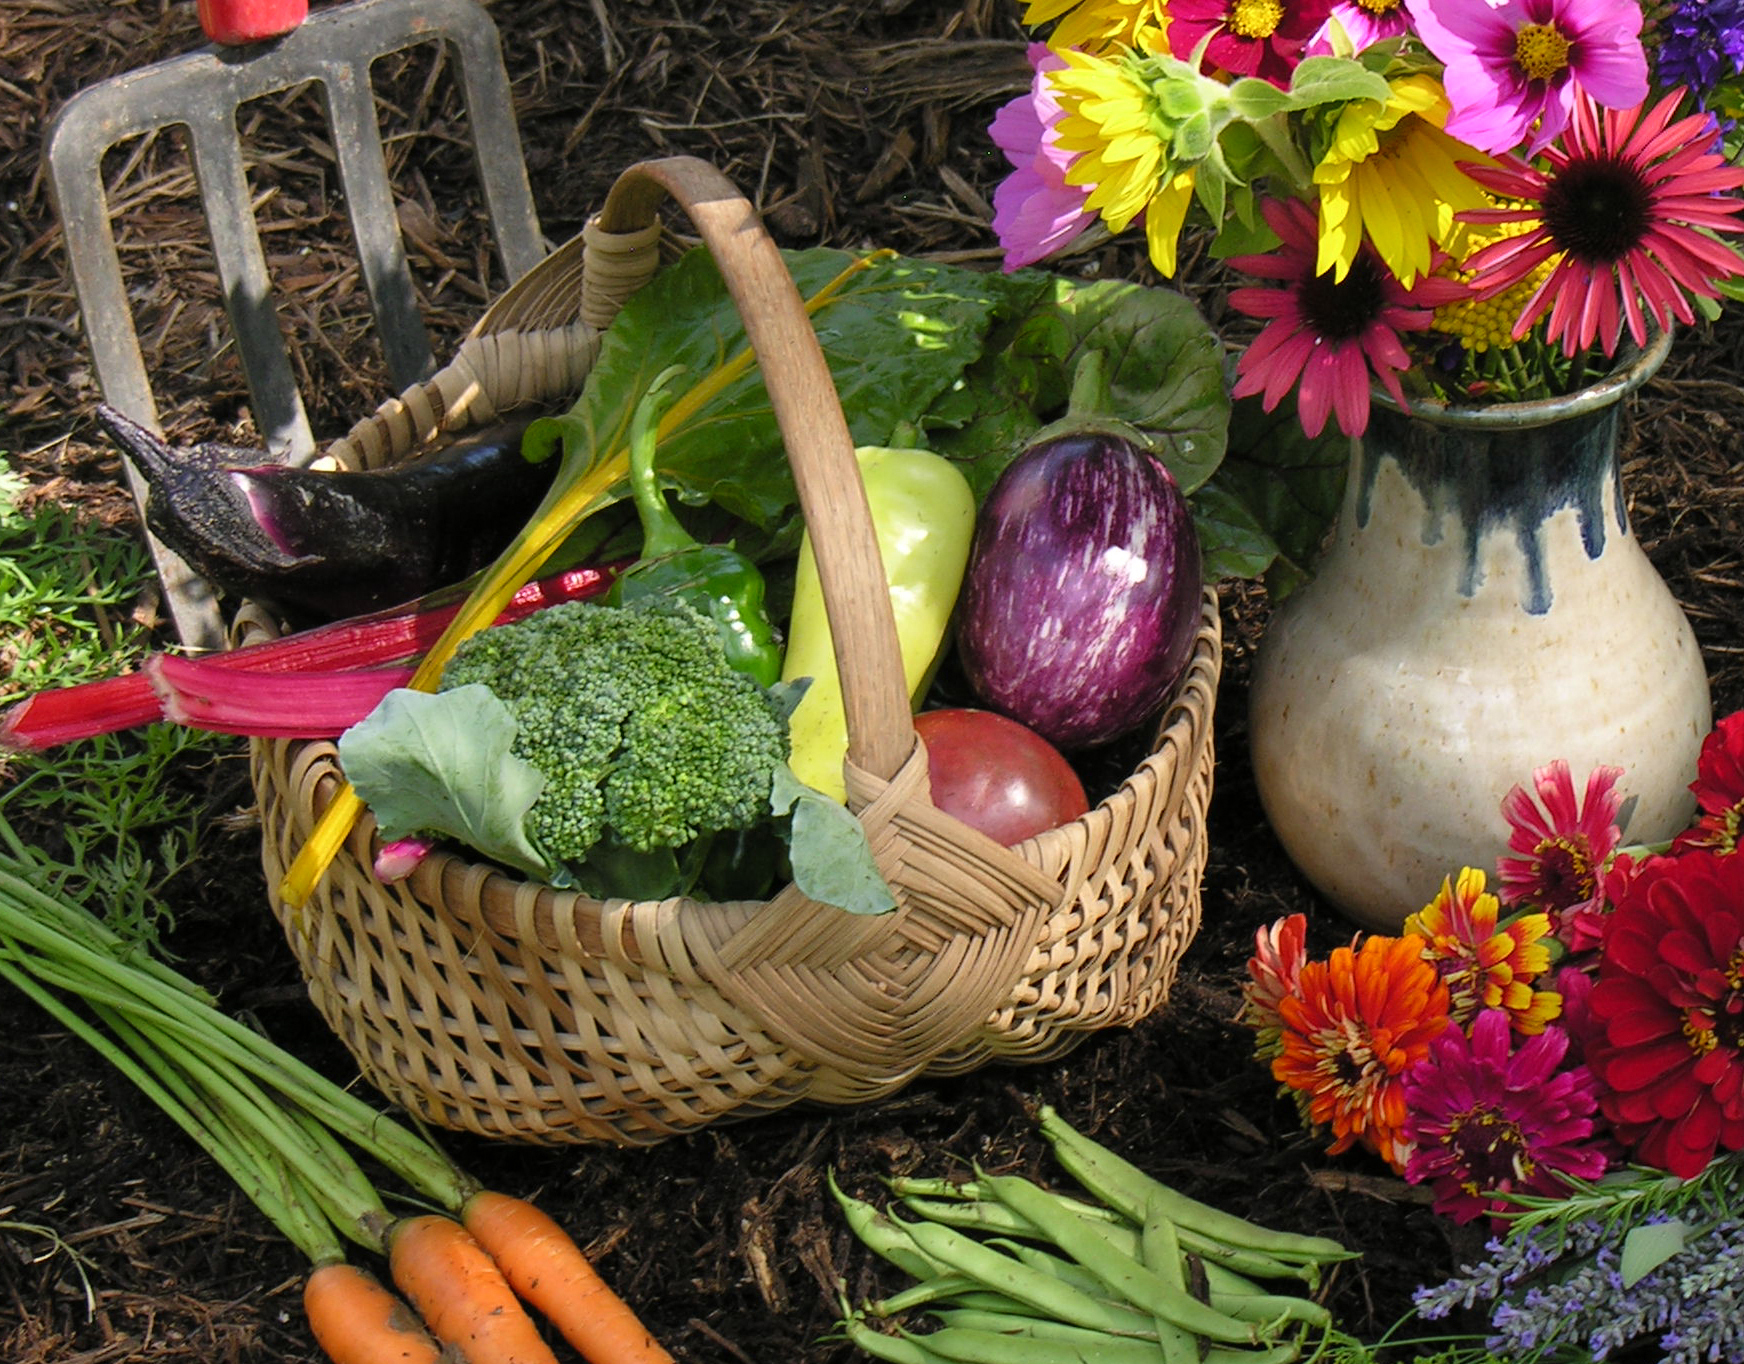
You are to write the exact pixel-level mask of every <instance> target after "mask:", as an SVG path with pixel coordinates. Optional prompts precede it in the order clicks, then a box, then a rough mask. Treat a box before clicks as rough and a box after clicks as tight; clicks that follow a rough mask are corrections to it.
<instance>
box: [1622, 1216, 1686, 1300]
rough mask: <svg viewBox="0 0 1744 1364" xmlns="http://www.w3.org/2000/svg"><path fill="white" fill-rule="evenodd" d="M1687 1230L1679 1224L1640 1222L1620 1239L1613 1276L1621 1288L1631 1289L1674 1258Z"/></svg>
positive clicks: (1680, 1247)
mask: <svg viewBox="0 0 1744 1364" xmlns="http://www.w3.org/2000/svg"><path fill="white" fill-rule="evenodd" d="M1688 1233H1689V1228H1688V1227H1687V1226H1685V1225H1684V1224H1683V1223H1682V1222H1678V1221H1675V1220H1674V1221H1670V1222H1642V1223H1639V1224H1637V1225H1636V1226H1633V1227H1630V1228H1629V1231H1628V1233H1627V1234H1626V1235H1625V1236H1624V1237H1623V1253H1622V1254H1621V1255H1620V1256H1619V1257H1618V1263H1617V1272H1618V1274H1620V1275H1621V1276H1622V1281H1623V1287H1624V1288H1626V1289H1628V1288H1633V1287H1634V1286H1635V1285H1636V1284H1637V1283H1639V1282H1640V1281H1641V1280H1642V1279H1644V1278H1646V1277H1647V1276H1648V1275H1649V1274H1651V1273H1652V1272H1653V1271H1654V1270H1656V1269H1658V1268H1659V1267H1660V1266H1661V1265H1662V1264H1664V1263H1665V1262H1666V1261H1667V1260H1669V1259H1670V1258H1671V1257H1672V1256H1673V1255H1676V1254H1677V1253H1678V1252H1679V1251H1680V1250H1682V1249H1683V1246H1684V1238H1685V1237H1686V1236H1687V1235H1688Z"/></svg>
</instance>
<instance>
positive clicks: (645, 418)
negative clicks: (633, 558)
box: [629, 365, 697, 559]
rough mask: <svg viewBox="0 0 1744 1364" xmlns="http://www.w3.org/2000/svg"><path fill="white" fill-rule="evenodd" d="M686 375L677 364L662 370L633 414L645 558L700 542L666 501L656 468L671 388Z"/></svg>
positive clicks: (635, 492) (633, 484)
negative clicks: (683, 524)
mask: <svg viewBox="0 0 1744 1364" xmlns="http://www.w3.org/2000/svg"><path fill="white" fill-rule="evenodd" d="M683 372H684V366H682V365H673V366H671V367H670V368H668V369H665V370H662V371H661V372H660V373H659V374H658V375H657V376H656V377H655V379H654V382H653V383H652V384H650V385H649V386H648V391H647V392H646V393H644V394H643V395H642V399H641V401H640V402H638V403H637V404H636V410H635V411H634V412H633V413H631V415H630V441H629V446H630V450H629V454H630V495H631V497H633V498H634V499H635V502H636V515H637V516H638V517H639V518H640V519H641V522H642V558H644V559H660V558H664V557H665V556H666V555H668V554H677V553H678V552H679V551H681V550H686V549H693V548H695V546H696V543H697V540H696V537H695V536H694V535H692V534H691V533H690V532H689V531H687V530H686V529H685V528H684V527H683V526H682V525H681V524H679V520H678V518H677V517H676V516H674V515H673V514H672V507H671V505H670V504H669V503H668V502H667V501H666V494H665V493H664V492H663V491H662V490H661V487H660V474H659V471H658V470H656V469H655V467H654V451H655V449H656V448H657V446H658V445H659V441H660V415H661V413H663V412H664V411H665V410H666V409H667V408H668V407H669V406H671V404H672V398H673V394H672V393H671V392H670V391H669V390H668V388H667V385H668V384H669V383H670V382H671V381H672V380H673V379H674V378H676V377H677V376H678V375H680V374H682V373H683Z"/></svg>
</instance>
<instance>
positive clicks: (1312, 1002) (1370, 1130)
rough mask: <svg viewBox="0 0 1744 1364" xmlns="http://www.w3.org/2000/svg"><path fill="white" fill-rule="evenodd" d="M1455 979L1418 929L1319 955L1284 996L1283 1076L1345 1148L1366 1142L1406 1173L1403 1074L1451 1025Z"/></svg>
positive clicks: (1278, 1060)
mask: <svg viewBox="0 0 1744 1364" xmlns="http://www.w3.org/2000/svg"><path fill="white" fill-rule="evenodd" d="M1447 1005H1448V993H1447V986H1446V985H1445V984H1443V983H1442V981H1441V979H1440V977H1439V976H1438V975H1437V974H1436V972H1435V968H1434V967H1433V966H1431V965H1430V964H1429V963H1428V962H1427V961H1425V960H1424V959H1423V940H1422V939H1421V938H1416V937H1401V938H1389V937H1381V936H1378V935H1376V936H1372V937H1368V938H1365V939H1364V940H1363V942H1362V945H1361V946H1360V947H1358V948H1355V949H1353V948H1349V947H1340V948H1335V949H1334V950H1333V952H1332V954H1331V956H1329V957H1328V958H1327V959H1326V960H1325V961H1310V962H1307V963H1305V964H1304V965H1303V967H1302V969H1301V972H1300V973H1299V975H1298V976H1297V980H1296V989H1295V992H1294V993H1292V994H1289V995H1286V996H1285V997H1284V998H1283V999H1282V1000H1280V1001H1279V1002H1278V1013H1279V1016H1280V1018H1281V1019H1282V1021H1283V1047H1282V1049H1281V1050H1280V1051H1279V1053H1278V1054H1277V1055H1276V1056H1275V1057H1273V1058H1272V1076H1273V1078H1274V1079H1276V1080H1277V1081H1278V1083H1279V1084H1282V1085H1284V1086H1285V1087H1287V1088H1289V1089H1292V1090H1298V1091H1300V1092H1301V1093H1302V1094H1304V1095H1305V1096H1306V1097H1307V1112H1308V1117H1309V1119H1310V1121H1312V1122H1314V1123H1316V1124H1318V1125H1320V1126H1323V1127H1327V1128H1330V1129H1331V1131H1332V1134H1333V1137H1334V1141H1333V1143H1332V1145H1331V1146H1330V1147H1329V1148H1328V1151H1329V1152H1330V1153H1331V1154H1333V1155H1336V1154H1338V1153H1339V1152H1341V1151H1346V1150H1349V1149H1350V1147H1352V1146H1354V1145H1355V1144H1357V1143H1358V1142H1361V1143H1362V1144H1363V1145H1364V1146H1366V1147H1367V1148H1368V1149H1369V1150H1371V1151H1373V1152H1374V1153H1375V1154H1376V1155H1378V1156H1379V1157H1380V1158H1381V1159H1382V1160H1384V1161H1386V1162H1387V1163H1388V1164H1389V1165H1391V1166H1392V1167H1393V1169H1394V1170H1396V1171H1398V1172H1399V1173H1401V1174H1402V1173H1404V1170H1405V1163H1406V1161H1408V1160H1409V1159H1410V1156H1411V1146H1410V1141H1409V1139H1408V1138H1407V1137H1406V1135H1405V1120H1406V1116H1407V1115H1406V1109H1405V1096H1404V1089H1403V1084H1402V1080H1401V1077H1402V1076H1403V1074H1404V1072H1405V1070H1406V1068H1407V1067H1408V1066H1411V1065H1413V1064H1415V1063H1416V1062H1418V1061H1420V1060H1422V1059H1423V1057H1424V1055H1425V1054H1427V1052H1428V1050H1429V1044H1430V1043H1431V1042H1432V1041H1434V1040H1435V1038H1436V1037H1437V1036H1438V1035H1439V1034H1440V1032H1441V1031H1442V1029H1444V1028H1445V1027H1447V1025H1448V1017H1447Z"/></svg>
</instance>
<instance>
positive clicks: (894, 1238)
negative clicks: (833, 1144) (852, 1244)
mask: <svg viewBox="0 0 1744 1364" xmlns="http://www.w3.org/2000/svg"><path fill="white" fill-rule="evenodd" d="M826 1177H827V1179H828V1183H829V1189H830V1192H831V1193H832V1194H834V1195H835V1196H836V1202H837V1203H839V1204H840V1205H841V1208H842V1215H843V1217H844V1219H845V1220H846V1221H847V1224H848V1230H850V1231H851V1232H853V1233H854V1235H855V1236H857V1237H859V1238H860V1240H861V1242H862V1243H863V1244H864V1245H865V1246H866V1248H867V1249H868V1250H870V1251H871V1252H872V1253H873V1254H874V1255H876V1256H878V1257H879V1258H880V1259H882V1260H885V1261H888V1262H889V1263H890V1264H893V1265H895V1266H896V1268H898V1269H900V1270H901V1271H902V1272H903V1273H904V1274H906V1275H908V1276H909V1277H910V1278H911V1279H931V1278H934V1277H936V1276H937V1275H938V1274H940V1273H941V1272H942V1269H941V1267H940V1266H939V1265H938V1263H937V1262H936V1261H934V1260H932V1259H930V1258H928V1256H927V1255H925V1254H924V1253H923V1252H922V1251H921V1250H920V1249H919V1248H918V1247H916V1246H915V1244H914V1242H913V1240H912V1239H911V1238H910V1237H909V1235H908V1233H907V1232H906V1231H904V1230H903V1229H902V1226H901V1225H900V1224H899V1223H897V1222H895V1221H893V1220H892V1219H891V1218H890V1217H889V1216H887V1215H886V1214H885V1213H882V1212H880V1211H879V1210H878V1209H877V1208H876V1207H874V1206H873V1205H872V1204H870V1203H867V1202H865V1201H864V1200H863V1199H859V1198H855V1197H854V1196H853V1195H852V1194H849V1193H846V1192H844V1191H843V1189H842V1187H841V1186H840V1185H839V1184H837V1183H836V1174H835V1171H834V1170H831V1171H828V1172H827V1176H826Z"/></svg>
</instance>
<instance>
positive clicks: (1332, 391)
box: [991, 0, 1744, 436]
mask: <svg viewBox="0 0 1744 1364" xmlns="http://www.w3.org/2000/svg"><path fill="white" fill-rule="evenodd" d="M1023 20H1024V22H1025V24H1026V25H1027V26H1029V27H1031V28H1033V29H1039V28H1041V27H1043V26H1048V27H1049V28H1050V31H1049V33H1048V37H1047V41H1046V42H1045V43H1036V44H1033V45H1032V46H1031V48H1030V50H1029V51H1030V61H1031V65H1032V67H1033V70H1034V78H1033V81H1032V84H1031V88H1030V90H1029V91H1028V92H1027V93H1026V94H1024V95H1022V96H1020V97H1019V98H1017V99H1015V100H1013V101H1012V102H1011V103H1009V104H1007V105H1006V106H1005V107H1004V108H1002V109H1001V110H1000V111H999V113H998V115H997V116H996V117H995V119H994V121H993V125H992V129H991V131H992V136H993V139H994V141H995V142H996V143H997V144H998V146H999V147H1000V148H1001V149H1002V150H1003V152H1004V153H1005V155H1006V157H1007V158H1008V159H1009V160H1010V162H1011V163H1012V167H1013V169H1012V171H1011V173H1010V175H1009V176H1008V177H1007V178H1006V179H1005V180H1004V181H1003V182H1002V183H1001V184H1000V186H999V188H998V191H997V193H996V195H995V198H994V210H995V212H994V220H993V226H994V230H995V232H996V234H997V235H998V237H999V240H1000V243H1001V245H1002V247H1003V248H1004V252H1005V263H1006V265H1007V267H1008V268H1011V269H1015V268H1018V267H1020V266H1023V265H1026V264H1029V263H1032V262H1035V261H1039V260H1041V259H1043V258H1045V257H1047V256H1050V255H1053V254H1055V253H1057V252H1060V251H1062V250H1065V249H1066V248H1068V247H1069V246H1070V245H1071V244H1072V243H1073V242H1074V241H1076V240H1078V239H1079V238H1080V237H1081V236H1083V234H1085V233H1086V232H1088V231H1090V230H1091V229H1092V228H1095V227H1097V226H1098V225H1100V226H1101V227H1102V228H1104V229H1105V230H1106V231H1107V232H1111V233H1120V232H1123V231H1125V230H1126V229H1127V228H1129V227H1130V226H1134V225H1141V226H1142V229H1143V232H1144V236H1145V241H1146V245H1147V248H1148V255H1149V258H1150V261H1151V263H1152V264H1153V265H1154V266H1155V268H1156V269H1157V270H1158V271H1159V272H1161V273H1162V274H1163V275H1164V276H1166V277H1172V276H1173V275H1174V274H1175V273H1176V269H1177V254H1178V250H1179V242H1180V239H1181V235H1182V232H1183V230H1184V229H1185V228H1187V227H1189V226H1192V225H1195V224H1197V225H1198V226H1199V227H1201V228H1202V229H1205V230H1207V231H1208V232H1209V234H1210V243H1209V250H1210V252H1211V254H1212V255H1213V256H1215V257H1218V258H1221V259H1223V260H1225V261H1226V263H1227V264H1228V265H1229V266H1230V267H1231V268H1232V269H1233V270H1234V271H1235V272H1237V273H1238V274H1239V275H1241V276H1246V277H1251V279H1252V280H1253V281H1254V282H1252V283H1243V284H1241V285H1240V286H1239V287H1236V288H1234V289H1233V290H1232V291H1231V292H1230V294H1229V303H1230V305H1231V306H1232V308H1233V309H1234V310H1235V311H1236V312H1238V313H1241V314H1245V315H1246V316H1248V317H1251V318H1253V319H1257V320H1258V322H1259V323H1261V324H1263V325H1262V326H1261V328H1260V329H1259V331H1258V334H1257V336H1255V337H1254V339H1253V340H1252V342H1251V344H1249V345H1247V347H1246V349H1245V351H1244V352H1243V353H1242V355H1241V357H1240V360H1239V363H1238V365H1237V372H1236V376H1235V386H1234V393H1235V396H1236V397H1238V398H1240V397H1244V396H1257V397H1259V398H1260V399H1261V400H1262V402H1263V404H1264V408H1265V410H1266V411H1267V412H1270V411H1272V410H1273V409H1274V408H1276V407H1277V406H1278V405H1279V404H1280V403H1281V402H1282V401H1283V400H1284V399H1285V397H1286V396H1287V395H1290V394H1292V393H1293V394H1294V397H1295V400H1296V408H1297V411H1298V413H1299V415H1300V418H1301V423H1302V427H1303V429H1304V430H1305V431H1306V432H1307V433H1308V434H1309V435H1311V436H1313V435H1318V434H1319V433H1320V431H1321V430H1322V428H1323V427H1325V425H1326V423H1327V421H1328V420H1329V418H1333V417H1336V420H1337V424H1338V427H1339V428H1340V429H1341V430H1342V431H1343V432H1344V433H1345V434H1346V435H1357V434H1360V433H1361V432H1362V431H1363V430H1364V429H1365V427H1366V424H1367V421H1368V413H1369V402H1370V388H1371V383H1372V382H1378V383H1379V384H1380V386H1381V387H1382V388H1383V389H1384V390H1385V391H1386V392H1387V393H1388V394H1389V395H1390V396H1391V398H1392V399H1393V400H1394V401H1395V402H1396V403H1398V404H1399V405H1400V406H1402V407H1407V408H1408V406H1409V397H1410V396H1418V397H1429V398H1434V399H1437V400H1439V401H1442V402H1449V403H1466V402H1473V401H1477V402H1486V403H1487V402H1493V401H1512V400H1525V399H1531V398H1541V397H1549V396H1555V395H1559V394H1564V393H1568V392H1572V391H1575V390H1577V389H1579V388H1581V387H1582V386H1583V385H1584V384H1585V383H1588V382H1590V381H1591V380H1592V379H1594V378H1596V377H1598V376H1599V375H1601V374H1602V373H1603V372H1604V371H1605V370H1606V369H1608V368H1609V365H1608V363H1607V361H1608V359H1609V357H1611V356H1613V355H1614V353H1615V352H1616V351H1617V348H1618V345H1619V342H1620V340H1621V339H1622V337H1623V336H1624V335H1625V334H1627V335H1628V336H1629V337H1630V338H1632V339H1633V341H1634V342H1635V343H1636V344H1637V345H1644V344H1645V343H1646V340H1647V337H1648V335H1649V332H1650V330H1651V329H1652V328H1655V327H1657V328H1659V329H1670V328H1671V327H1673V326H1674V324H1676V323H1679V322H1682V323H1686V324H1687V323H1693V322H1694V321H1695V320H1696V319H1697V317H1698V315H1700V314H1706V315H1708V316H1713V315H1714V314H1715V313H1716V312H1717V309H1718V305H1719V301H1720V300H1721V299H1722V298H1724V297H1728V296H1738V294H1739V289H1740V275H1741V272H1744V261H1741V260H1740V257H1739V255H1738V253H1737V252H1736V251H1735V250H1734V248H1733V247H1732V245H1731V244H1730V243H1729V242H1727V241H1726V240H1725V238H1724V237H1723V236H1722V235H1721V234H1727V233H1733V232H1736V231H1738V230H1739V229H1740V227H1741V226H1744V224H1741V223H1740V221H1739V213H1740V210H1744V198H1740V197H1739V193H1738V191H1739V189H1740V187H1741V186H1744V169H1740V168H1739V167H1738V166H1736V165H1734V164H1732V159H1733V153H1734V152H1735V151H1736V149H1737V146H1738V144H1739V136H1738V129H1737V127H1736V125H1735V124H1734V123H1733V122H1732V119H1733V117H1734V115H1735V114H1736V113H1737V111H1738V108H1739V106H1740V102H1741V100H1740V92H1741V91H1744V78H1741V75H1740V73H1741V70H1744V5H1740V4H1738V3H1736V0H1665V2H1664V3H1641V4H1637V3H1636V0H1336V3H1334V2H1333V0H1028V3H1027V4H1026V6H1025V10H1024V14H1023Z"/></svg>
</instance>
